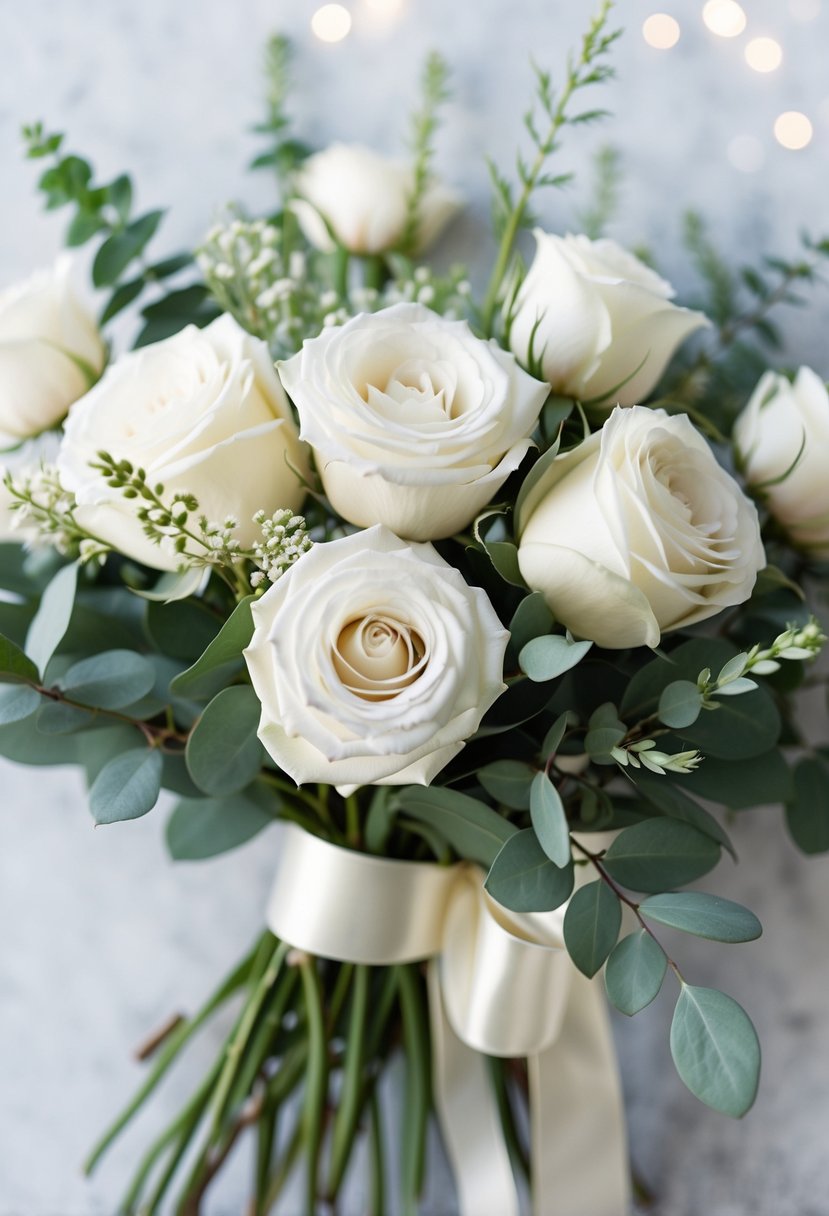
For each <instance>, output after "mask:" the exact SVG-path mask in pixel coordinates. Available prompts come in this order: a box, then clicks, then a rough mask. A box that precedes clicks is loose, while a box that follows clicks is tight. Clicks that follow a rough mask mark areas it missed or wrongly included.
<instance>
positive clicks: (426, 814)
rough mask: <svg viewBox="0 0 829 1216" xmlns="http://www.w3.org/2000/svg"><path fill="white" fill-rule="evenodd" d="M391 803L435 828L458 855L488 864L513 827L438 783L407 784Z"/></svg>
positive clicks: (500, 817) (480, 863)
mask: <svg viewBox="0 0 829 1216" xmlns="http://www.w3.org/2000/svg"><path fill="white" fill-rule="evenodd" d="M394 804H395V805H396V807H397V808H398V809H401V810H404V811H405V812H406V814H407V815H411V816H412V818H414V819H420V820H422V822H423V823H426V824H429V825H430V826H431V827H434V828H437V829H438V831H439V832H441V834H442V835H443V836H444V838H445V839H446V840H447V841H448V842H449V844H451V846H452V848H453V849H454V850H455V852H456V853H457V854H458V855H459V856H460V857H465V858H467V859H468V860H469V861H476V862H478V864H479V865H482V866H487V867H488V866H491V865H492V863H493V861H494V860H495V858H496V856H497V855H498V853H499V851H500V849H501V848H502V846H503V844H504V842H505V841H506V840H508V839H509V838H510V837H511V836H513V835H514V834H515V832H516V829H515V828H514V827H513V825H512V824H511V823H508V822H507V820H506V819H504V817H503V816H502V815H499V814H498V812H497V811H493V810H492V808H491V807H488V806H487V805H486V803H484V802H479V801H478V800H477V799H475V798H470V797H469V796H468V795H467V794H460V793H458V792H457V791H456V790H449V789H446V788H445V787H443V786H439V785H407V786H405V787H404V788H403V789H402V790H400V791H399V793H397V794H396V795H395V796H394Z"/></svg>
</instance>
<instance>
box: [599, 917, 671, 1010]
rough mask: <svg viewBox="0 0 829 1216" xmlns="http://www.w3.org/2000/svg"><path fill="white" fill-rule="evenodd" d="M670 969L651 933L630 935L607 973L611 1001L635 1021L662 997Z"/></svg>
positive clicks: (616, 951) (614, 954)
mask: <svg viewBox="0 0 829 1216" xmlns="http://www.w3.org/2000/svg"><path fill="white" fill-rule="evenodd" d="M667 969H668V959H667V957H666V955H665V951H664V950H663V949H662V947H661V946H660V945H659V942H658V941H656V940H655V938H653V937H652V936H651V934H650V933H648V931H647V929H640V930H639V931H638V932H637V933H629V934H628V936H627V937H623V938H622V940H621V941H620V942H619V944H618V945H617V946H614V948H613V950H612V951H611V954H610V957H609V958H608V960H607V966H606V967H605V969H604V982H605V988H606V989H607V995H608V998H609V999H610V1001H611V1003H612V1004H613V1005H614V1006H615V1008H616V1009H618V1010H619V1012H620V1013H624V1014H626V1015H627V1017H632V1016H633V1015H634V1014H635V1013H639V1011H640V1010H641V1009H644V1008H645V1006H646V1005H650V1003H651V1001H652V1000H654V999H655V998H656V997H657V996H658V994H659V990H660V988H661V987H662V981H663V980H664V978H665V972H666V971H667Z"/></svg>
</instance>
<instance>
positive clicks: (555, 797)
mask: <svg viewBox="0 0 829 1216" xmlns="http://www.w3.org/2000/svg"><path fill="white" fill-rule="evenodd" d="M530 818H531V820H532V825H533V829H534V831H535V834H536V836H537V837H538V843H539V844H540V845H541V847H542V849H543V850H544V852H545V853H546V854H547V856H548V857H549V859H550V861H552V862H553V864H554V865H557V866H559V867H564V866H566V865H567V863H568V861H569V860H570V827H569V824H568V823H567V813H566V811H565V810H564V803H563V802H562V801H561V795H560V794H559V792H558V790H557V789H556V787H555V786H554V785H553V783H552V781H551V780H550V778H549V777H548V775H547V774H546V773H536V775H535V777H534V778H533V783H532V785H531V786H530Z"/></svg>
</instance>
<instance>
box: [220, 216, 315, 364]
mask: <svg viewBox="0 0 829 1216" xmlns="http://www.w3.org/2000/svg"><path fill="white" fill-rule="evenodd" d="M196 260H197V262H198V265H199V268H200V269H201V272H202V274H203V275H204V278H205V282H206V283H207V286H208V288H209V289H210V292H211V294H212V295H213V296H214V298H215V299H216V301H217V303H218V304H219V306H220V307H221V308H222V309H223V311H224V312H229V313H230V314H231V315H232V316H234V317H235V318H236V320H237V321H238V322H239V323H240V325H242V326H243V327H244V328H245V329H246V330H247V331H248V332H249V333H251V334H255V335H256V336H257V337H259V338H263V339H264V340H265V341H266V342H268V344H269V345H270V347H271V349H272V351H273V353H274V355H275V356H281V355H286V354H292V353H293V352H294V351H295V350H297V349H298V348H299V347H300V346H301V345H302V339H303V337H304V336H305V334H307V333H309V332H312V330H313V329H314V327H316V329H319V325H320V322H321V315H320V306H321V301H320V299H319V293H318V292H317V291H316V290H315V289H314V288H313V287H312V286H311V285H310V283H309V278H308V273H307V271H308V268H307V262H306V256H305V254H304V253H302V252H301V251H300V250H293V251H286V250H285V248H284V242H283V235H282V232H281V230H280V229H279V228H278V227H277V226H276V225H274V224H270V223H268V222H267V221H266V220H263V219H257V220H250V221H249V220H244V219H241V218H238V217H237V218H234V219H232V220H230V222H229V223H226V224H216V225H215V226H214V227H213V228H211V229H210V231H209V232H208V234H207V236H206V237H205V240H204V244H203V245H202V246H201V248H200V249H199V250H198V251H197V255H196ZM335 301H336V296H335Z"/></svg>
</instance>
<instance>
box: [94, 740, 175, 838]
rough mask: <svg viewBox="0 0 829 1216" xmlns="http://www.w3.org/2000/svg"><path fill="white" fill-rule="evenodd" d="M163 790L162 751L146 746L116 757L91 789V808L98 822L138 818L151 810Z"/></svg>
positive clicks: (104, 768)
mask: <svg viewBox="0 0 829 1216" xmlns="http://www.w3.org/2000/svg"><path fill="white" fill-rule="evenodd" d="M160 793H161V753H160V752H159V751H158V750H157V749H156V748H150V747H142V748H135V749H133V750H130V751H126V752H121V753H120V754H119V755H115V756H112V757H111V758H110V759H108V760H107V761H106V763H105V764H104V765H103V767H102V768H101V770H100V772H99V773H98V775H97V777H96V778H95V780H94V781H93V783H92V788H91V789H90V791H89V809H90V810H91V812H92V815H93V817H94V819H95V822H96V823H99V824H103V823H119V822H120V821H121V820H123V819H138V818H140V816H141V815H146V814H147V812H148V811H151V810H152V809H153V807H154V806H155V804H156V802H157V801H158V795H159V794H160Z"/></svg>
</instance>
